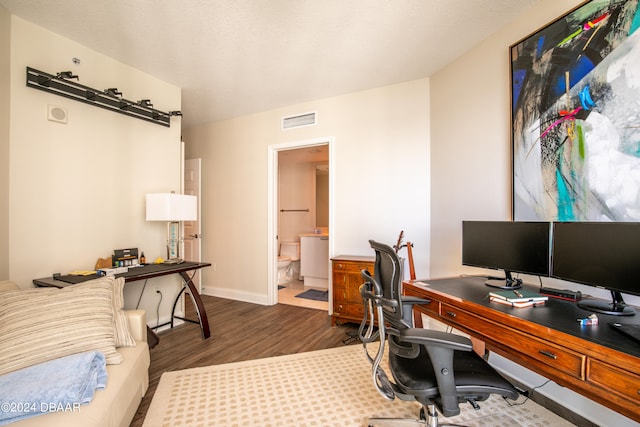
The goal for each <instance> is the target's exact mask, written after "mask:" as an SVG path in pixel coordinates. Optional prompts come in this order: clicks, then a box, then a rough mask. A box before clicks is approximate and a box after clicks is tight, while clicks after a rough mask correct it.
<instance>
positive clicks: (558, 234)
mask: <svg viewBox="0 0 640 427" xmlns="http://www.w3.org/2000/svg"><path fill="white" fill-rule="evenodd" d="M638 257H640V223H638V222H554V223H553V249H552V262H551V276H552V277H555V278H557V279H562V280H568V281H571V282H576V283H581V284H583V285H589V286H595V287H598V288H603V289H608V290H609V291H611V299H612V300H611V302H609V301H602V300H591V299H582V300H581V301H580V302H578V306H579V307H581V308H584V309H585V310H589V311H595V312H599V313H605V314H613V315H633V314H634V312H635V310H634V309H633V307H629V306H627V305H626V304H625V302H624V300H623V298H622V294H621V292H624V293H628V294H633V295H640V260H639V259H638Z"/></svg>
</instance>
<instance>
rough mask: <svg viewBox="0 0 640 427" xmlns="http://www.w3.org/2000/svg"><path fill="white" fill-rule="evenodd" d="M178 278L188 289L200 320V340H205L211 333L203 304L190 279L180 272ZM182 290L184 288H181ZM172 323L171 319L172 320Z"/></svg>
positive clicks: (183, 272)
mask: <svg viewBox="0 0 640 427" xmlns="http://www.w3.org/2000/svg"><path fill="white" fill-rule="evenodd" d="M180 276H182V279H183V280H184V283H185V285H186V286H187V287H188V288H189V295H191V300H192V301H193V305H194V306H195V308H196V313H197V314H198V320H200V328H201V329H202V338H203V339H207V338H209V337H210V336H211V332H210V331H209V319H208V318H207V311H206V310H205V308H204V303H203V302H202V298H201V297H200V293H199V292H198V290H197V289H196V286H195V285H194V283H193V281H192V280H191V277H189V275H188V274H187V273H186V272H185V271H181V272H180ZM182 289H183V290H184V289H185V288H182ZM172 317H173V313H172ZM172 321H173V319H172Z"/></svg>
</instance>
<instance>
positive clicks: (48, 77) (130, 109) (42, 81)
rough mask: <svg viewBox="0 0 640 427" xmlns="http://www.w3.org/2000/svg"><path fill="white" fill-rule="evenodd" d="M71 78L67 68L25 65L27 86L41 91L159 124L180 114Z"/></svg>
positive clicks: (167, 124)
mask: <svg viewBox="0 0 640 427" xmlns="http://www.w3.org/2000/svg"><path fill="white" fill-rule="evenodd" d="M72 78H75V79H77V78H78V76H74V75H73V74H72V73H71V72H69V71H63V72H61V73H58V74H57V75H52V74H48V73H45V72H43V71H38V70H36V69H34V68H31V67H27V86H28V87H32V88H34V89H40V90H43V91H45V92H49V93H53V94H56V95H60V96H64V97H66V98H70V99H74V100H76V101H80V102H84V103H85V104H89V105H94V106H96V107H100V108H104V109H106V110H110V111H114V112H116V113H120V114H124V115H126V116H130V117H135V118H138V119H141V120H146V121H148V122H151V123H156V124H159V125H162V126H166V127H170V126H171V116H181V115H182V113H181V112H180V111H169V112H164V111H158V110H156V109H154V108H153V104H151V101H150V100H148V99H143V100H140V101H138V102H133V101H129V100H127V99H124V98H122V93H121V92H118V89H117V88H109V89H105V90H98V89H93V88H90V87H88V86H84V85H81V84H80V83H75V82H72V81H70V80H69V79H72Z"/></svg>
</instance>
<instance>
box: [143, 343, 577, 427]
mask: <svg viewBox="0 0 640 427" xmlns="http://www.w3.org/2000/svg"><path fill="white" fill-rule="evenodd" d="M370 366H371V365H370V364H369V362H368V361H367V360H366V357H365V355H364V352H363V349H362V345H351V346H345V347H339V348H333V349H328V350H319V351H313V352H308V353H299V354H293V355H287V356H279V357H272V358H266V359H257V360H249V361H246V362H237V363H229V364H224V365H214V366H205V367H202V368H193V369H185V370H182V371H175V372H166V373H164V374H163V375H162V378H161V379H160V383H159V385H158V388H157V390H156V392H155V394H154V396H153V400H152V402H151V406H150V407H149V410H148V412H147V416H146V418H145V420H144V426H145V427H159V426H162V427H165V426H166V427H169V426H170V427H176V426H218V427H222V426H242V427H244V426H264V427H270V426H300V427H305V426H309V427H311V426H314V427H317V426H327V427H329V426H330V427H336V426H340V427H348V426H366V425H367V420H368V418H369V417H373V416H375V417H411V418H414V417H417V415H418V413H419V410H420V405H419V404H418V403H416V402H404V401H400V400H398V399H396V400H394V401H387V400H385V399H384V398H382V397H381V396H380V395H379V394H378V392H377V391H376V390H375V388H374V386H373V383H372V379H371V369H370ZM523 400H524V398H523ZM479 404H480V407H481V409H480V410H477V411H476V410H474V409H473V408H472V407H471V406H470V405H469V404H462V405H461V409H462V413H461V414H460V415H458V416H456V417H451V418H444V417H442V416H440V418H441V420H440V422H445V420H446V422H448V423H457V424H464V425H467V426H471V427H480V426H491V427H501V426H504V427H507V426H522V427H542V426H545V427H547V426H548V427H561V426H572V425H573V424H571V423H569V422H567V421H566V420H564V419H562V418H560V417H558V416H557V415H555V414H553V413H552V412H550V411H547V410H546V409H545V408H543V407H541V406H539V405H537V404H536V403H534V402H532V401H526V402H525V403H524V404H522V405H518V406H510V405H509V404H508V403H507V402H506V401H505V400H504V399H502V397H500V396H492V397H491V398H490V399H489V400H487V401H485V402H479Z"/></svg>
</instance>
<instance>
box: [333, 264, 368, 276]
mask: <svg viewBox="0 0 640 427" xmlns="http://www.w3.org/2000/svg"><path fill="white" fill-rule="evenodd" d="M364 269H367V270H369V272H370V273H371V274H373V263H372V262H367V261H333V270H334V271H335V272H338V271H340V272H345V273H357V274H360V272H361V271H362V270H364Z"/></svg>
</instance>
